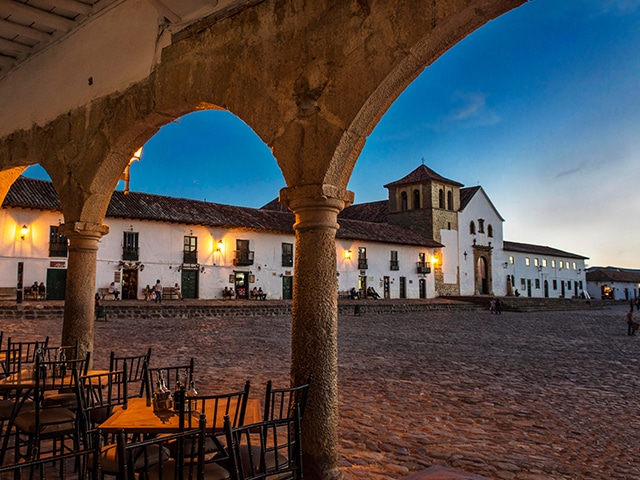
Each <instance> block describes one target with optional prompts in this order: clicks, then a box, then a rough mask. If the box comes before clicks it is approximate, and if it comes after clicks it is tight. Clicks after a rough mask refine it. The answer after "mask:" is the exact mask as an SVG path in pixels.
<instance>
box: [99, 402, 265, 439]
mask: <svg viewBox="0 0 640 480" xmlns="http://www.w3.org/2000/svg"><path fill="white" fill-rule="evenodd" d="M225 405H226V404H224V403H223V404H221V405H219V407H218V415H217V421H216V425H215V428H216V430H222V428H223V426H224V425H223V422H224V407H225ZM178 420H179V419H178V414H177V413H174V412H171V411H169V412H166V414H164V413H163V414H160V415H158V414H156V413H155V412H154V411H153V407H152V406H150V405H147V399H146V398H130V399H129V401H128V405H127V409H126V410H123V409H122V407H116V408H115V409H114V411H113V414H112V415H111V416H110V417H109V418H108V419H107V420H106V421H105V422H104V423H102V424H101V425H100V426H99V427H98V428H99V429H100V430H101V431H103V432H105V433H115V432H117V431H118V430H124V431H125V432H126V433H143V434H159V433H173V432H178V431H179V430H180V428H179V425H178ZM211 421H212V419H209V418H207V428H211V427H212V425H211V423H210V422H211ZM260 421H262V414H261V413H260V400H258V399H251V398H250V399H249V400H247V410H246V413H245V416H244V423H245V425H248V424H252V423H257V422H260ZM185 423H186V422H185Z"/></svg>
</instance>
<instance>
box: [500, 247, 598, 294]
mask: <svg viewBox="0 0 640 480" xmlns="http://www.w3.org/2000/svg"><path fill="white" fill-rule="evenodd" d="M504 254H505V262H504V264H503V266H504V271H505V273H506V275H507V289H508V292H509V293H512V294H516V290H517V294H520V295H523V296H525V297H546V298H578V297H582V296H584V292H585V291H586V290H587V285H586V265H585V260H587V257H583V256H582V255H577V254H575V253H569V252H564V251H562V250H558V249H555V248H551V247H546V246H541V245H530V244H527V243H516V242H506V241H505V242H504ZM510 290H513V291H512V292H510Z"/></svg>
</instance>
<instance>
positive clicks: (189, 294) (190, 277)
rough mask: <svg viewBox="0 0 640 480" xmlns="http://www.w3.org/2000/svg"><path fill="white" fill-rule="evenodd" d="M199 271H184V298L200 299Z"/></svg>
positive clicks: (182, 287)
mask: <svg viewBox="0 0 640 480" xmlns="http://www.w3.org/2000/svg"><path fill="white" fill-rule="evenodd" d="M198 273H199V270H197V269H194V270H184V269H183V270H182V286H181V287H180V289H181V290H182V298H198Z"/></svg>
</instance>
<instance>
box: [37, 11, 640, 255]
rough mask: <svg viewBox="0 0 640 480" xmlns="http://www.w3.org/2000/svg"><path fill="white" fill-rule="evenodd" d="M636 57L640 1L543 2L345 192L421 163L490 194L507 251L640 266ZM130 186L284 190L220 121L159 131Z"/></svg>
mask: <svg viewBox="0 0 640 480" xmlns="http://www.w3.org/2000/svg"><path fill="white" fill-rule="evenodd" d="M639 47H640V0H601V1H600V0H567V1H563V2H558V1H557V0H534V1H532V2H528V3H526V4H524V5H523V6H521V7H520V8H517V9H515V10H513V11H511V12H509V13H507V14H506V15H503V16H502V17H500V18H498V19H496V20H493V21H492V22H489V23H488V24H487V25H485V26H483V27H481V28H480V29H478V30H477V31H476V32H474V33H472V34H471V35H469V36H468V37H467V38H465V39H464V40H463V41H461V42H460V43H459V44H457V45H455V46H454V47H453V48H452V49H450V50H449V51H448V52H446V53H445V54H444V55H443V56H442V57H441V58H439V59H438V60H437V61H436V62H434V64H433V65H431V66H429V67H427V68H426V69H425V71H424V72H423V73H422V74H421V75H420V76H419V77H418V78H417V79H416V80H415V81H414V82H413V83H412V84H411V85H410V86H409V87H408V88H407V89H406V90H405V91H404V92H403V93H402V95H401V96H400V97H399V98H398V99H397V100H396V101H395V102H394V104H393V105H392V106H391V107H390V109H389V111H388V112H386V114H385V115H384V116H383V118H382V119H381V121H380V122H379V124H378V125H377V126H376V127H375V129H374V131H373V133H372V134H371V135H370V136H369V137H368V139H367V143H366V145H365V147H364V149H363V151H362V154H361V156H360V158H359V159H358V162H357V164H356V166H355V169H354V172H353V175H352V177H351V181H350V183H349V189H350V190H352V191H354V192H355V203H362V202H369V201H376V200H383V199H386V198H387V190H386V189H384V188H383V185H384V184H386V183H389V182H392V181H394V180H397V179H399V178H402V177H403V176H405V175H406V174H408V173H409V172H411V171H412V170H413V169H415V168H416V167H417V166H418V165H420V163H422V161H423V159H424V163H425V165H427V166H428V167H430V168H431V169H433V170H435V171H436V172H438V173H439V174H440V175H442V176H444V177H447V178H449V179H452V180H455V181H458V182H460V183H463V184H464V185H465V186H474V185H481V186H482V187H483V188H484V190H485V191H486V192H487V194H488V195H489V198H490V199H491V200H492V202H493V203H494V205H495V206H496V208H497V210H498V211H499V212H500V214H501V215H502V216H503V218H504V219H505V224H504V238H505V240H509V241H514V242H523V243H532V244H536V245H548V246H551V247H554V248H558V249H560V250H565V251H568V252H572V253H577V254H580V255H584V256H587V257H589V258H590V260H588V264H589V265H592V266H595V265H599V266H607V265H614V266H618V267H625V268H640V258H639V257H638V247H637V239H638V238H639V237H640V222H634V217H635V216H637V215H638V212H640V194H639V193H638V188H637V183H638V181H639V180H640V162H639V160H640V108H638V107H639V105H640V89H639V88H638V86H639V85H638V83H639V82H638V79H639V78H640V48H639ZM27 175H28V176H36V177H38V178H42V176H41V174H39V172H38V170H37V169H29V171H28V172H27ZM131 175H132V179H131V190H133V191H142V192H148V193H157V194H162V195H170V196H175V197H184V198H193V199H198V200H207V201H211V202H217V203H226V204H232V205H243V206H249V207H260V206H262V205H264V204H266V203H267V202H269V201H271V200H272V199H273V198H276V197H277V195H278V191H279V190H280V188H282V187H284V186H285V183H284V179H283V177H282V174H281V172H280V170H279V168H278V166H277V164H276V161H275V159H274V158H273V156H272V155H271V151H270V150H269V148H268V147H267V146H266V145H265V144H264V143H263V142H262V141H261V140H260V139H259V138H258V137H257V136H256V135H255V134H254V133H253V131H251V129H250V128H249V127H248V126H246V125H245V124H244V123H243V122H242V121H241V120H239V119H238V118H236V117H234V116H233V115H231V114H230V113H228V112H220V111H209V112H198V113H195V114H191V115H187V116H185V117H182V118H180V119H178V120H176V121H175V122H172V123H170V124H168V125H167V126H165V127H163V128H162V129H161V131H160V132H159V133H158V134H157V135H156V136H154V137H153V138H152V139H151V140H150V141H149V142H147V144H146V145H145V148H144V152H143V156H142V160H141V161H140V162H137V163H135V164H133V166H132V169H131ZM120 188H121V187H120Z"/></svg>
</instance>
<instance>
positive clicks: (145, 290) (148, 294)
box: [142, 285, 151, 302]
mask: <svg viewBox="0 0 640 480" xmlns="http://www.w3.org/2000/svg"><path fill="white" fill-rule="evenodd" d="M142 295H144V299H145V300H146V301H147V302H148V301H149V300H150V299H151V287H150V286H149V285H147V286H146V287H144V288H143V289H142Z"/></svg>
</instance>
